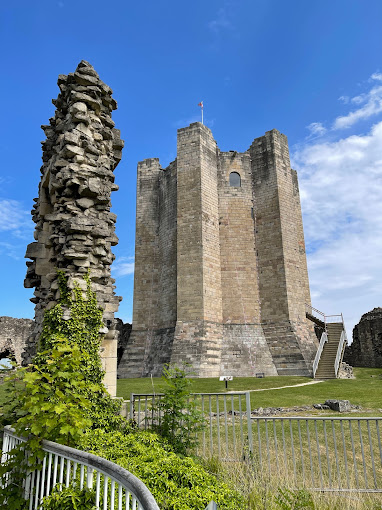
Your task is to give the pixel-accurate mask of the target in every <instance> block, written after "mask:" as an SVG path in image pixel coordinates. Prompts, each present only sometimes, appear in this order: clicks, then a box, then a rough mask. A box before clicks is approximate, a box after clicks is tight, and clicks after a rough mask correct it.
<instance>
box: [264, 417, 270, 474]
mask: <svg viewBox="0 0 382 510" xmlns="http://www.w3.org/2000/svg"><path fill="white" fill-rule="evenodd" d="M265 444H266V447H267V461H268V473H269V476H270V475H271V474H272V472H271V455H270V451H269V438H268V420H267V419H265Z"/></svg>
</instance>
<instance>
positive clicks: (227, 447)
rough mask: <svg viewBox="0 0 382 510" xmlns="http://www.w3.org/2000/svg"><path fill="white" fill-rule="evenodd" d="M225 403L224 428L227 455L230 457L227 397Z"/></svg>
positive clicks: (224, 398) (224, 399)
mask: <svg viewBox="0 0 382 510" xmlns="http://www.w3.org/2000/svg"><path fill="white" fill-rule="evenodd" d="M223 401H224V426H225V449H226V455H227V457H228V455H229V453H228V452H229V444H228V421H227V420H228V413H227V396H226V395H224V397H223Z"/></svg>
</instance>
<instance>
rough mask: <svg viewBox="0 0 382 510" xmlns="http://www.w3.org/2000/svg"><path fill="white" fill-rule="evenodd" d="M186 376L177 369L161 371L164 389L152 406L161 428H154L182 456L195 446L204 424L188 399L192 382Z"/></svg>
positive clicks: (168, 368)
mask: <svg viewBox="0 0 382 510" xmlns="http://www.w3.org/2000/svg"><path fill="white" fill-rule="evenodd" d="M186 375H187V374H186V371H185V370H184V369H181V368H179V367H176V366H170V365H167V366H165V367H164V369H163V376H162V379H163V380H164V381H165V383H166V385H165V387H164V388H163V396H162V397H161V399H160V400H159V401H158V402H157V404H156V406H155V410H156V413H157V414H158V415H159V416H160V417H161V418H160V425H157V426H155V427H153V428H154V430H156V431H157V432H158V433H159V434H160V435H161V436H163V437H164V438H165V439H167V441H168V442H169V443H170V444H171V445H172V446H173V448H174V450H175V451H176V452H177V453H180V454H183V455H185V454H186V453H187V452H189V451H190V450H192V448H194V447H195V446H196V445H197V433H198V432H199V431H200V430H201V429H202V428H203V427H204V424H205V422H204V418H203V415H202V413H201V412H200V411H199V410H198V409H197V408H196V405H195V402H193V401H192V400H191V399H190V395H191V391H190V387H191V384H192V380H191V379H189V378H187V377H186Z"/></svg>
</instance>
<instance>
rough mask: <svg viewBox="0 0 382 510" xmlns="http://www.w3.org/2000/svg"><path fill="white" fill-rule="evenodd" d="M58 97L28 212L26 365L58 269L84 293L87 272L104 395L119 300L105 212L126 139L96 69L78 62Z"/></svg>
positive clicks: (113, 362) (110, 376) (110, 379)
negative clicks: (97, 309)
mask: <svg viewBox="0 0 382 510" xmlns="http://www.w3.org/2000/svg"><path fill="white" fill-rule="evenodd" d="M58 86H59V88H60V91H61V92H60V94H59V96H58V98H57V99H56V100H53V104H54V105H55V106H56V112H55V116H54V117H53V118H52V119H50V121H49V124H48V125H46V126H42V129H43V130H44V132H45V135H46V140H45V141H44V142H43V144H42V145H43V157H42V159H43V165H42V167H41V181H40V185H39V196H38V198H37V199H35V206H34V208H33V210H32V215H33V221H34V222H35V223H36V228H35V233H34V237H35V242H34V243H31V244H30V245H29V246H28V248H27V252H26V258H30V259H31V261H29V262H27V266H28V271H27V277H26V279H25V286H26V287H28V288H30V287H34V288H35V291H34V298H32V302H34V303H35V305H36V307H35V326H34V329H33V332H32V335H31V337H30V339H29V343H28V350H27V352H26V354H25V361H28V360H29V359H30V358H31V356H32V355H33V354H34V353H35V351H36V347H37V343H38V339H39V336H40V334H41V329H42V322H43V316H44V311H45V310H46V309H49V308H52V307H53V306H54V305H55V304H56V303H57V301H58V299H59V288H58V280H57V269H61V270H63V271H64V272H65V273H66V275H67V277H68V284H69V287H71V288H74V285H75V282H78V284H79V285H80V286H81V285H82V286H83V288H84V290H85V282H84V280H83V276H84V274H86V273H87V272H88V271H90V278H91V282H92V289H93V290H94V291H96V293H97V299H98V302H99V304H100V306H101V308H102V309H103V319H104V322H105V328H104V330H103V333H104V339H103V344H102V354H101V355H102V360H103V366H104V369H105V371H106V377H105V383H106V385H107V387H108V390H109V392H110V393H111V394H112V395H114V394H115V391H116V370H117V335H116V330H115V323H114V313H115V312H116V311H117V310H118V305H119V301H120V298H119V297H118V296H115V293H114V288H115V286H114V285H113V284H114V280H113V279H112V278H111V276H110V265H111V263H112V261H113V260H114V255H113V254H112V251H111V247H112V246H114V245H116V244H117V242H118V238H117V237H116V235H115V232H114V230H115V227H114V224H115V221H116V215H115V214H113V213H112V212H110V206H111V203H110V196H111V192H112V191H115V190H117V189H118V186H117V185H116V184H114V174H113V171H114V169H115V167H116V166H117V164H118V163H119V161H120V159H121V157H122V152H121V150H122V148H123V141H122V140H121V139H120V133H119V130H117V129H115V128H114V122H113V121H112V119H111V112H112V111H113V110H115V109H116V107H117V104H116V102H115V100H114V99H113V98H112V95H111V94H112V90H111V89H110V87H108V86H107V85H106V84H105V83H103V82H102V81H101V80H100V79H99V76H98V74H97V73H96V71H95V70H94V69H93V67H92V66H91V65H90V64H89V63H88V62H85V61H82V62H80V64H79V65H78V67H77V69H76V71H75V72H74V73H70V74H69V75H67V76H66V75H60V76H59V78H58Z"/></svg>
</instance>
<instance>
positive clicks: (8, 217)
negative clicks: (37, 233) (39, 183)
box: [0, 199, 32, 238]
mask: <svg viewBox="0 0 382 510" xmlns="http://www.w3.org/2000/svg"><path fill="white" fill-rule="evenodd" d="M31 226H32V224H31V221H30V212H29V211H26V210H24V209H23V206H22V205H21V204H20V202H18V201H17V200H9V199H0V232H9V233H11V234H12V235H14V236H16V237H20V238H25V236H26V235H29V232H30V230H31Z"/></svg>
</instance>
